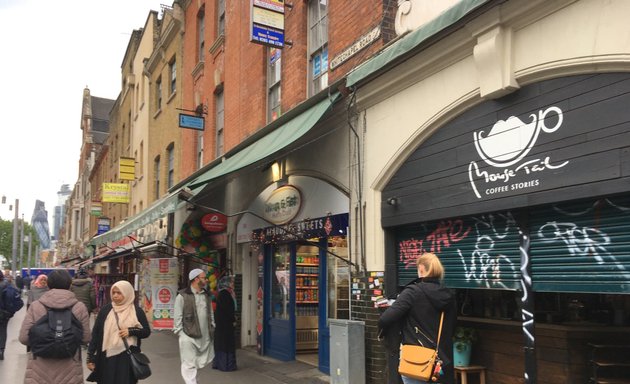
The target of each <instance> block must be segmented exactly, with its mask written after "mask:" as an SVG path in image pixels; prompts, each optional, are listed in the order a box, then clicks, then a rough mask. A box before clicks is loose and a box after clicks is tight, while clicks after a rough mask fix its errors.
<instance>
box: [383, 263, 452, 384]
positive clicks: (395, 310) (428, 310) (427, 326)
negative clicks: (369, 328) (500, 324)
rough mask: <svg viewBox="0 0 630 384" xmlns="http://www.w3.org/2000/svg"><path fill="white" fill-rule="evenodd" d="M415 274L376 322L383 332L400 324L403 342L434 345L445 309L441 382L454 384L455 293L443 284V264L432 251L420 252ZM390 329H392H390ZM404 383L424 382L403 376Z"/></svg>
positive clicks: (440, 350)
mask: <svg viewBox="0 0 630 384" xmlns="http://www.w3.org/2000/svg"><path fill="white" fill-rule="evenodd" d="M416 264H417V268H418V278H417V279H415V280H414V281H412V282H411V283H409V284H407V285H406V286H405V288H404V289H403V290H402V292H401V293H400V294H399V295H398V297H397V298H396V301H395V302H394V303H393V304H392V305H391V306H390V307H389V308H387V309H386V310H385V312H383V314H382V315H381V317H380V319H379V321H378V326H379V328H380V329H382V330H384V331H385V332H387V331H388V329H390V328H392V327H394V328H395V327H400V329H401V331H402V344H404V345H407V344H413V345H424V346H425V347H427V348H435V347H436V345H435V343H436V340H437V337H438V330H439V327H440V318H441V315H442V313H444V322H443V327H442V334H441V337H440V341H439V346H438V357H439V359H440V360H442V373H441V374H440V376H439V377H438V382H439V383H441V384H454V383H455V372H454V365H453V341H452V339H453V332H454V330H455V323H456V320H457V308H456V303H455V295H454V293H453V292H452V291H451V290H450V289H448V288H447V287H446V286H444V285H443V284H442V279H443V278H444V267H443V266H442V263H441V262H440V259H439V258H438V257H437V256H436V255H435V254H433V253H423V254H422V255H420V256H419V257H418V259H417V262H416ZM390 333H391V332H390ZM402 380H403V383H405V384H419V383H425V382H423V381H419V380H416V379H412V378H409V377H405V376H402Z"/></svg>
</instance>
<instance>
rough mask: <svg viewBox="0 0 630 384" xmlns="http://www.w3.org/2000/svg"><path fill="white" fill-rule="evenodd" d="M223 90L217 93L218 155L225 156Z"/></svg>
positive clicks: (216, 125)
mask: <svg viewBox="0 0 630 384" xmlns="http://www.w3.org/2000/svg"><path fill="white" fill-rule="evenodd" d="M223 99H224V98H223V90H221V91H219V92H217V94H216V95H215V109H216V112H215V116H216V124H215V127H216V156H215V157H219V156H223V127H224V125H225V119H224V108H225V107H224V102H223Z"/></svg>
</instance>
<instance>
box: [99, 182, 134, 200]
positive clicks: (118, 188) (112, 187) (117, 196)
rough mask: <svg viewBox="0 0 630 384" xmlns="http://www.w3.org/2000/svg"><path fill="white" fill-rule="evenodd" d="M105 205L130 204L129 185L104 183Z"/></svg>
mask: <svg viewBox="0 0 630 384" xmlns="http://www.w3.org/2000/svg"><path fill="white" fill-rule="evenodd" d="M102 201H103V202H104V203H129V184H118V183H103V199H102Z"/></svg>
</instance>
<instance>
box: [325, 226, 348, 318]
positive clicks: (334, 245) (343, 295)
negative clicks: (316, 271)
mask: <svg viewBox="0 0 630 384" xmlns="http://www.w3.org/2000/svg"><path fill="white" fill-rule="evenodd" d="M328 251H329V253H327V254H328V318H329V319H350V264H348V263H347V262H345V261H344V260H348V242H347V240H346V237H345V236H332V237H329V238H328ZM331 253H333V254H335V255H336V256H337V257H336V256H334V255H332V254H331Z"/></svg>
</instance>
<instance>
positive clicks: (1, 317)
mask: <svg viewBox="0 0 630 384" xmlns="http://www.w3.org/2000/svg"><path fill="white" fill-rule="evenodd" d="M8 284H9V282H8V281H7V280H5V278H4V273H2V271H0V300H2V296H3V294H4V289H5V288H6V286H7V285H8ZM8 326H9V317H8V316H7V315H6V314H5V313H4V303H0V360H4V348H5V347H6V345H7V327H8Z"/></svg>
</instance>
